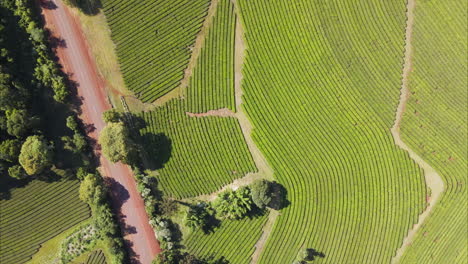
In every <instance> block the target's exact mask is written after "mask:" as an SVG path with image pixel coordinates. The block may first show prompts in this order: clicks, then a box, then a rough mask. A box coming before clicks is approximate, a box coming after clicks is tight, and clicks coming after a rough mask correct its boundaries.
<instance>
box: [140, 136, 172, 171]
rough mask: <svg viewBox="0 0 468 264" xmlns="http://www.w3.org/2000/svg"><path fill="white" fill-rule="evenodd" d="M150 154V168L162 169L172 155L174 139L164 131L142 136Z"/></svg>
mask: <svg viewBox="0 0 468 264" xmlns="http://www.w3.org/2000/svg"><path fill="white" fill-rule="evenodd" d="M141 140H142V142H143V148H144V149H145V150H146V152H147V154H148V159H149V163H150V164H148V166H149V168H148V169H150V170H156V169H162V168H164V164H165V163H167V162H168V161H169V159H170V158H171V156H172V141H171V139H170V138H168V137H167V136H166V135H165V134H164V133H159V134H153V133H147V134H145V135H143V136H142V138H141Z"/></svg>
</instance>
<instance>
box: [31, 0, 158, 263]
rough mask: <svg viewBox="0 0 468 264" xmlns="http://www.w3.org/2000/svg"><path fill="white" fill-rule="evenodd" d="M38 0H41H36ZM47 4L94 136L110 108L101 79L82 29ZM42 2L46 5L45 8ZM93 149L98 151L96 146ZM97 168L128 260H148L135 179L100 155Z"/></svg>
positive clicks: (149, 247) (148, 236)
mask: <svg viewBox="0 0 468 264" xmlns="http://www.w3.org/2000/svg"><path fill="white" fill-rule="evenodd" d="M38 1H41V0H38ZM42 1H45V0H42ZM48 2H49V3H52V4H53V5H52V6H53V7H50V6H51V5H42V6H43V8H42V14H43V15H44V18H45V23H46V27H47V28H48V29H50V30H51V32H52V34H53V35H54V36H55V37H58V38H60V39H63V40H64V43H65V45H63V46H61V47H58V48H57V50H56V53H57V56H58V57H59V60H60V63H61V64H62V65H63V70H64V72H65V73H67V74H69V75H70V76H71V79H72V80H73V81H75V82H76V83H77V84H78V88H77V90H78V96H79V97H80V98H81V99H82V106H81V109H82V115H81V118H82V119H83V121H84V122H85V124H89V125H92V126H94V128H95V129H94V131H92V132H91V133H90V134H89V136H90V137H92V138H93V139H95V140H97V138H98V135H99V132H100V131H101V130H102V128H103V127H104V125H105V124H104V122H103V120H102V119H101V116H102V113H103V112H104V111H106V110H108V109H110V104H109V103H108V102H107V101H106V99H107V95H106V93H105V90H104V89H105V85H104V81H103V80H102V79H100V77H99V74H98V70H97V67H96V65H95V63H94V61H93V59H92V57H91V52H90V49H89V47H88V45H87V43H86V40H85V37H84V35H83V32H82V30H81V28H80V26H79V23H78V22H77V20H76V18H74V17H73V16H72V15H71V14H70V12H69V11H68V9H67V8H66V7H64V5H63V4H62V2H61V1H60V0H50V1H48ZM45 6H49V7H48V8H47V7H45ZM96 153H97V154H98V155H99V152H98V150H96ZM100 160H101V172H102V174H103V175H104V176H105V177H106V178H107V179H109V181H110V183H111V184H110V188H111V194H112V199H113V200H112V203H113V205H114V207H115V209H116V210H117V211H118V217H119V222H120V225H121V227H122V230H123V232H124V239H125V241H126V244H127V246H128V247H129V251H130V255H131V257H132V263H142V264H149V263H151V261H152V260H153V258H154V256H155V255H156V254H158V253H159V252H160V248H159V244H158V241H157V240H156V237H155V234H154V232H153V229H152V228H151V226H150V225H149V224H148V216H147V214H146V211H145V208H144V203H143V200H142V199H141V197H140V195H139V193H138V192H137V190H136V184H135V180H134V178H133V175H132V172H131V170H130V169H129V168H128V166H125V165H123V164H121V163H118V164H112V163H110V162H109V161H108V160H106V159H104V158H103V157H101V159H100Z"/></svg>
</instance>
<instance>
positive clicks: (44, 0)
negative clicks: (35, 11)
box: [39, 0, 57, 10]
mask: <svg viewBox="0 0 468 264" xmlns="http://www.w3.org/2000/svg"><path fill="white" fill-rule="evenodd" d="M39 5H40V6H41V7H42V8H44V9H48V10H54V9H57V5H56V4H55V3H54V2H52V1H51V0H41V1H39Z"/></svg>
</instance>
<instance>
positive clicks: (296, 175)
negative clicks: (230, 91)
mask: <svg viewBox="0 0 468 264" xmlns="http://www.w3.org/2000/svg"><path fill="white" fill-rule="evenodd" d="M238 3H239V4H240V9H241V15H242V20H243V24H244V26H245V32H246V35H245V40H246V44H247V47H248V49H247V57H246V63H245V65H244V71H243V74H244V83H243V89H244V103H245V105H244V107H245V109H246V111H247V113H248V115H249V116H250V119H251V121H252V122H253V125H254V127H255V130H254V138H255V140H256V142H257V144H258V145H259V146H260V149H261V150H262V152H263V153H264V154H265V155H266V156H267V159H268V161H269V162H270V164H271V165H272V166H273V169H274V170H275V177H276V179H277V180H278V181H279V182H280V183H282V184H283V185H284V186H285V187H286V189H287V190H288V199H289V200H290V202H291V204H290V206H289V207H287V208H286V209H283V211H282V213H281V215H280V216H279V217H278V219H277V222H276V223H275V225H274V227H273V231H272V233H271V234H270V237H269V238H268V240H267V243H266V246H265V248H264V251H263V252H262V254H261V256H260V260H259V262H260V263H292V262H293V261H294V259H295V258H296V257H297V253H298V252H299V251H300V249H303V248H313V249H314V250H316V251H317V252H320V253H323V256H324V257H317V259H316V262H317V263H388V262H390V260H391V258H392V256H393V255H394V254H395V251H396V249H397V248H398V247H399V246H400V244H401V241H402V239H403V237H404V236H405V235H406V233H407V231H408V229H409V228H410V227H411V226H412V224H414V223H415V222H416V221H417V217H418V215H419V213H421V212H422V211H423V209H424V207H425V200H424V198H425V195H426V188H425V184H424V178H423V177H422V173H421V170H420V169H419V168H418V167H417V165H416V164H415V163H413V162H412V161H411V160H410V159H409V157H408V155H407V153H405V152H404V151H402V150H400V149H399V148H397V147H396V146H395V144H394V142H393V138H392V136H391V134H390V128H391V127H392V125H393V121H394V120H393V118H394V111H395V109H396V106H397V103H398V98H399V88H400V85H401V74H402V65H403V55H404V50H403V49H404V34H405V21H406V17H405V10H406V6H405V1H400V0H390V1H364V0H361V1H338V0H335V1H329V0H327V1H325V0H322V1H306V0H298V1H294V2H284V1H266V0H259V1H248V0H238ZM370 216H372V217H370ZM284 249H288V250H284Z"/></svg>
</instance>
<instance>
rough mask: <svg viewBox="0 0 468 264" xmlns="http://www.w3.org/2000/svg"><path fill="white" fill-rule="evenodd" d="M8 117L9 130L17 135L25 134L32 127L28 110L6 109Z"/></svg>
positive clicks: (9, 132) (11, 133) (13, 134)
mask: <svg viewBox="0 0 468 264" xmlns="http://www.w3.org/2000/svg"><path fill="white" fill-rule="evenodd" d="M6 117H7V132H8V134H10V135H12V136H15V137H22V136H24V135H25V134H26V133H27V132H28V130H29V129H30V128H31V119H30V118H29V116H28V113H27V112H26V110H16V109H13V110H9V111H6Z"/></svg>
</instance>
